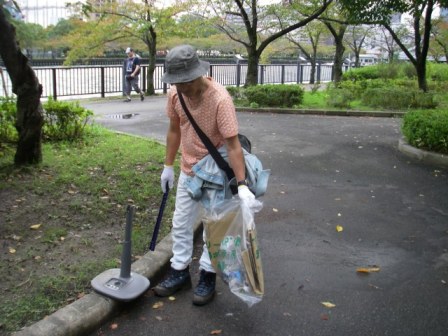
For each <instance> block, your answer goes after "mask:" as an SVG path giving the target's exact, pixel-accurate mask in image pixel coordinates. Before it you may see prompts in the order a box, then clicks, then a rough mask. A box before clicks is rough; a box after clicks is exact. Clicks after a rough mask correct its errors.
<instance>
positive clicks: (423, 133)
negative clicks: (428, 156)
mask: <svg viewBox="0 0 448 336" xmlns="http://www.w3.org/2000/svg"><path fill="white" fill-rule="evenodd" d="M402 132H403V135H404V136H405V138H406V140H407V141H408V143H409V144H411V145H412V146H414V147H417V148H421V149H426V150H430V151H434V152H439V153H443V154H448V110H432V111H428V110H424V111H421V110H420V111H419V110H417V111H411V112H408V113H406V115H405V116H404V118H403V124H402Z"/></svg>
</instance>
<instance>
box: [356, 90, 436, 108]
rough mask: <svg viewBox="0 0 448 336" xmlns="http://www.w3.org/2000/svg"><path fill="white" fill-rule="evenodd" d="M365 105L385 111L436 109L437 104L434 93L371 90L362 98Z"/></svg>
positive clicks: (366, 91)
mask: <svg viewBox="0 0 448 336" xmlns="http://www.w3.org/2000/svg"><path fill="white" fill-rule="evenodd" d="M362 102H363V104H365V105H367V106H371V107H381V108H385V109H392V110H394V109H408V108H429V109H431V108H435V107H436V106H437V103H436V102H435V100H434V95H433V94H432V93H425V92H422V91H420V90H418V89H402V88H399V87H390V88H384V87H383V88H369V89H366V90H365V92H364V94H363V96H362Z"/></svg>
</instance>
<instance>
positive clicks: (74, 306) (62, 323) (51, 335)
mask: <svg viewBox="0 0 448 336" xmlns="http://www.w3.org/2000/svg"><path fill="white" fill-rule="evenodd" d="M201 229H202V223H201V222H198V223H196V225H195V227H194V235H195V236H196V235H197V233H198V232H199V231H200V230H201ZM172 244H173V241H172V236H171V233H170V234H168V235H167V236H166V237H165V238H164V239H163V240H162V241H161V242H160V243H159V244H157V247H156V249H155V251H154V252H152V251H150V252H148V253H146V254H145V255H144V256H143V257H142V258H141V259H139V260H137V261H136V262H134V263H133V264H132V266H131V270H132V271H133V272H135V273H138V274H141V275H143V276H145V277H147V278H148V279H157V278H158V277H160V276H161V273H162V271H163V270H164V269H165V268H166V267H168V264H169V261H170V258H171V256H172V251H171V247H172ZM151 287H153V284H151ZM120 306H121V303H120V302H118V301H115V300H113V299H110V298H107V297H104V296H102V295H99V294H97V293H95V292H92V293H90V294H88V295H86V296H84V297H83V298H81V299H79V300H76V301H75V302H73V303H71V304H69V305H68V306H65V307H63V308H61V309H59V310H58V311H56V312H54V313H53V314H51V315H50V316H48V317H46V318H44V319H43V320H40V321H38V322H36V323H34V324H32V325H31V326H29V327H26V328H24V329H22V330H20V331H18V332H15V333H13V334H12V335H13V336H81V335H84V334H86V333H87V332H92V331H94V330H95V328H98V327H99V326H100V325H101V324H103V323H105V322H106V321H107V320H108V319H109V318H110V317H111V316H112V315H113V314H114V313H115V312H116V311H118V309H119V308H120Z"/></svg>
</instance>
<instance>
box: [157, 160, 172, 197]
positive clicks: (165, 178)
mask: <svg viewBox="0 0 448 336" xmlns="http://www.w3.org/2000/svg"><path fill="white" fill-rule="evenodd" d="M167 182H168V188H169V189H172V188H173V185H174V168H173V166H167V165H165V166H164V168H163V172H162V175H161V176H160V183H161V185H162V191H163V192H164V193H166V192H167V190H166V183H167Z"/></svg>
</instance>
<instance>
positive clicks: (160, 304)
mask: <svg viewBox="0 0 448 336" xmlns="http://www.w3.org/2000/svg"><path fill="white" fill-rule="evenodd" d="M161 307H163V302H162V301H159V302H156V303H154V304H153V305H152V308H153V309H159V308H161Z"/></svg>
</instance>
